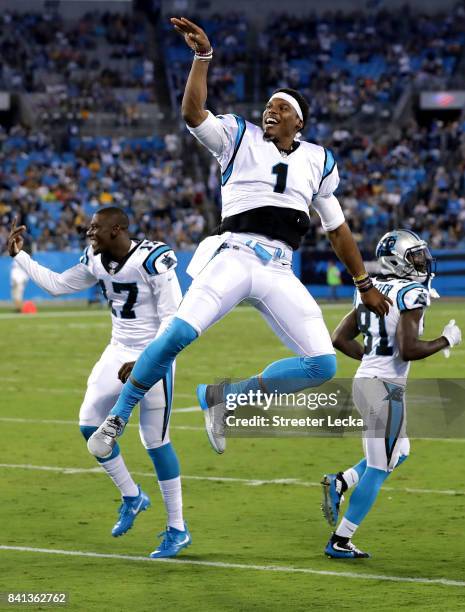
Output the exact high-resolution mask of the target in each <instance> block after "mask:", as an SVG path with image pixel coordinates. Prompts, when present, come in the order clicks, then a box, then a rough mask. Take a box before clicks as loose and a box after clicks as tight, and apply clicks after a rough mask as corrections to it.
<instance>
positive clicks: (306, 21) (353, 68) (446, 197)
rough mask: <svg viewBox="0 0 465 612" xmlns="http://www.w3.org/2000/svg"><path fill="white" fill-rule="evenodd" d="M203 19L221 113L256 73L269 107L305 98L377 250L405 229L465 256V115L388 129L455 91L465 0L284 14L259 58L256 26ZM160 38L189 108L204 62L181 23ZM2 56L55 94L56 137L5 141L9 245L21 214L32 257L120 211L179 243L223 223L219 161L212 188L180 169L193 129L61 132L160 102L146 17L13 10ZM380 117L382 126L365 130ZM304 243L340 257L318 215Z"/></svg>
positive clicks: (47, 108) (1, 197) (244, 93)
mask: <svg viewBox="0 0 465 612" xmlns="http://www.w3.org/2000/svg"><path fill="white" fill-rule="evenodd" d="M194 20H195V19H194ZM199 23H200V25H201V26H202V27H204V28H205V29H206V31H207V33H208V34H209V36H210V37H211V40H212V42H213V46H214V61H213V63H212V65H211V67H210V71H209V96H208V107H209V108H210V109H211V110H213V111H214V112H217V113H224V112H231V111H235V110H237V109H236V108H235V105H236V104H237V103H239V102H243V101H247V100H248V101H250V100H251V99H252V98H253V95H252V92H251V89H254V88H253V87H251V84H252V85H253V78H252V79H251V75H252V76H253V75H254V74H255V75H256V74H259V75H260V74H261V75H262V80H261V85H262V87H261V90H260V94H261V96H262V98H263V100H265V99H266V97H267V96H268V94H269V93H270V91H271V90H273V89H275V88H277V87H280V86H291V87H296V88H298V89H300V90H302V91H303V93H304V94H305V95H306V97H307V99H308V100H309V102H310V105H311V109H310V118H309V121H308V124H307V126H306V129H305V131H304V138H305V139H307V140H310V141H313V142H317V143H319V144H322V145H324V146H327V147H329V148H330V149H332V150H333V152H334V154H335V156H336V159H337V161H338V166H339V171H340V175H341V185H340V188H339V191H338V192H337V195H338V197H339V199H340V201H341V204H342V206H343V209H344V212H345V214H346V217H347V219H348V221H349V223H350V224H351V227H352V229H353V231H354V233H355V236H356V238H357V240H358V241H359V242H360V243H362V244H363V247H364V248H365V249H367V250H372V249H373V247H374V245H375V244H376V241H377V238H378V237H379V235H380V233H381V232H383V231H385V230H386V231H387V230H388V229H391V228H392V227H394V226H400V225H404V224H405V225H407V226H409V227H411V228H412V229H415V230H416V231H418V232H419V233H420V234H421V236H422V237H424V238H425V239H426V240H428V241H429V242H430V243H431V245H432V246H433V248H455V247H457V246H459V247H461V248H465V197H464V195H465V123H464V122H463V119H460V120H457V121H455V122H452V123H443V122H441V121H438V120H435V121H433V122H432V123H430V124H425V125H419V124H418V123H417V122H416V120H415V119H414V118H413V117H412V118H411V119H410V122H409V123H407V124H406V125H403V127H398V126H396V125H393V124H392V122H389V123H388V122H387V121H386V120H387V119H388V118H389V119H392V113H393V109H394V107H395V105H396V104H397V102H398V100H399V98H400V96H401V95H402V93H403V92H405V91H406V88H413V89H415V87H417V86H419V87H422V88H423V87H427V86H432V87H439V86H443V85H447V84H448V82H449V79H450V77H451V75H454V71H455V70H456V68H457V66H458V64H459V62H460V61H461V60H462V61H463V60H464V57H463V55H462V46H463V42H464V41H465V9H464V8H463V3H462V4H459V5H457V7H456V8H455V10H454V12H453V13H451V14H450V15H449V16H444V15H443V16H441V15H439V16H438V15H435V16H433V17H428V16H425V15H424V16H418V15H410V14H409V12H408V9H403V10H402V12H389V13H377V14H376V13H373V14H370V15H369V14H363V15H362V14H357V13H353V14H352V15H349V16H348V15H345V16H344V15H343V14H326V15H324V16H323V17H319V18H317V17H315V16H310V17H306V18H296V17H290V16H287V15H276V16H274V17H272V18H271V19H270V20H269V22H268V24H267V26H266V27H265V29H264V31H263V32H262V33H260V34H259V38H258V49H256V52H255V53H251V47H250V44H251V43H250V40H249V39H250V36H249V34H250V25H249V24H248V22H247V21H246V20H245V18H244V17H243V16H241V15H238V14H235V13H231V14H228V15H222V16H220V15H215V16H212V17H210V18H209V19H207V20H205V19H204V20H200V21H199ZM162 30H163V34H162V38H161V47H162V49H163V51H164V61H165V67H166V71H167V77H168V83H169V86H170V88H171V92H172V102H173V105H174V106H175V107H176V108H179V104H180V97H181V95H182V92H183V89H184V85H185V80H186V76H187V72H188V70H189V67H190V64H191V61H192V52H191V51H190V50H189V49H187V47H186V45H185V42H184V40H183V39H182V37H181V36H179V34H177V33H175V32H174V31H173V30H172V27H171V25H170V24H169V22H167V23H166V24H165V25H164V26H163V27H162ZM252 38H253V37H252ZM0 51H1V56H0V88H5V89H7V90H10V91H18V92H26V93H35V94H42V97H41V99H40V101H39V108H40V111H41V113H42V115H41V117H43V116H44V115H47V117H48V119H47V120H44V121H41V125H43V126H47V124H49V125H48V128H46V133H44V132H41V131H38V130H37V129H33V130H26V129H25V128H21V127H15V128H13V129H11V130H10V131H9V133H8V132H6V131H3V132H1V133H0V219H1V220H2V223H1V227H0V250H3V249H4V246H5V240H6V236H7V227H8V224H9V223H10V221H11V218H12V216H13V215H18V216H19V221H20V222H24V223H25V224H26V225H28V227H29V229H30V232H31V239H32V242H33V247H34V248H36V249H39V250H50V249H80V248H82V247H83V246H84V244H85V227H86V225H87V223H88V220H89V218H90V216H91V215H92V213H93V212H95V211H96V210H98V209H99V207H101V206H105V205H109V204H116V205H120V206H122V207H124V208H125V209H126V210H127V211H128V212H129V214H130V217H131V232H132V234H133V236H134V237H135V238H138V237H142V236H143V235H146V236H147V237H149V238H152V239H157V240H164V241H166V242H169V243H170V244H172V245H173V246H174V247H175V248H178V249H179V248H181V249H184V248H188V249H190V248H193V246H194V245H195V244H196V243H198V241H199V240H200V239H201V238H202V236H203V235H204V234H205V233H206V232H207V231H208V230H209V229H211V227H207V225H208V226H211V225H212V223H210V222H208V224H207V221H206V215H205V205H206V203H209V204H210V203H211V202H215V203H216V204H218V203H219V181H218V167H217V164H216V162H215V161H213V162H212V164H211V166H210V170H209V171H208V164H207V165H206V166H205V168H204V176H203V179H202V180H199V178H198V177H199V176H201V175H199V173H198V172H197V173H196V172H193V168H192V167H191V165H190V164H189V165H188V164H186V162H185V160H183V155H182V153H183V150H184V151H186V150H193V149H192V147H197V146H198V145H195V144H194V143H193V141H192V138H191V137H190V136H188V135H186V134H185V132H184V133H183V132H181V131H180V132H177V133H171V134H167V135H166V136H165V138H164V140H162V139H161V137H152V138H145V139H138V140H136V139H131V138H126V139H115V138H113V139H105V138H92V139H83V138H81V137H79V136H77V137H75V138H69V139H65V141H63V139H62V141H59V140H58V139H57V138H56V136H53V123H54V119H56V123H57V124H58V125H60V126H61V127H63V124H64V125H66V122H65V123H64V122H63V117H67V116H68V115H69V114H71V115H73V116H75V115H76V114H78V115H80V116H81V118H82V120H83V121H85V120H86V117H87V116H88V115H89V114H90V113H92V112H98V111H99V110H105V111H111V112H114V113H115V114H116V115H117V116H118V117H119V120H118V121H119V125H127V126H130V125H132V121H133V120H134V117H135V113H137V109H136V105H137V103H138V102H150V101H152V100H153V96H154V94H153V90H154V87H153V73H154V65H153V62H152V61H151V60H150V58H149V57H148V56H147V25H146V24H145V22H144V20H143V19H141V18H140V17H137V16H128V15H112V14H109V13H105V14H98V13H96V14H92V15H90V14H89V15H85V16H84V17H82V18H81V19H80V20H79V21H77V22H74V23H64V22H63V21H62V20H61V18H60V17H58V16H56V15H51V14H50V15H49V14H47V13H43V14H42V15H32V14H29V15H24V14H21V15H19V14H13V13H8V12H5V13H4V14H3V16H2V18H1V19H0ZM309 58H311V59H309ZM254 66H255V67H257V66H258V67H260V66H261V67H262V70H261V72H260V71H258V73H257V71H255V70H254ZM259 89H260V88H259ZM128 92H130V93H129V94H128ZM255 93H256V92H255ZM254 95H255V94H254ZM127 96H129V97H127ZM40 105H41V106H40ZM57 109H58V114H57ZM370 117H372V118H375V117H376V119H377V120H378V121H379V120H381V125H384V126H385V127H384V128H383V129H381V130H378V131H376V130H370V131H368V130H366V129H364V128H365V126H366V123H367V120H368V119H369V118H370ZM383 119H384V120H385V123H383ZM44 129H45V128H44ZM185 138H187V140H184V139H185ZM197 170H198V168H197ZM192 176H195V177H196V178H195V179H194V178H191V177H192ZM217 212H219V206H217ZM305 243H306V244H307V245H308V246H312V247H313V246H317V247H319V248H327V247H328V242H327V238H326V237H325V235H324V234H323V232H322V230H321V227H320V223H319V220H318V218H317V217H316V216H314V217H313V222H312V228H311V231H310V232H309V234H308V236H307V237H306V240H305Z"/></svg>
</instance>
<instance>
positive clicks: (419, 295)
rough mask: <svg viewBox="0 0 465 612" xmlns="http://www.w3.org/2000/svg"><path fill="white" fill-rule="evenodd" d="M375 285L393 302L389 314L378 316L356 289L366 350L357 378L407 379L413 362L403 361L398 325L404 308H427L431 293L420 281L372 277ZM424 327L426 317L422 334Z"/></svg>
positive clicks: (358, 323)
mask: <svg viewBox="0 0 465 612" xmlns="http://www.w3.org/2000/svg"><path fill="white" fill-rule="evenodd" d="M373 284H374V285H375V287H376V288H377V289H378V290H379V291H380V292H381V293H384V295H387V296H388V297H390V298H391V300H392V303H393V305H392V306H390V308H389V313H388V314H387V315H385V316H382V317H378V316H376V315H375V314H374V313H373V312H370V311H369V310H368V308H367V307H366V306H365V305H364V304H363V302H362V300H361V299H360V293H359V292H358V291H356V294H355V300H354V307H355V310H356V313H357V325H358V328H359V330H360V332H361V333H362V335H363V343H364V347H365V349H364V355H363V358H362V363H361V365H360V366H359V368H358V370H357V373H356V375H355V377H356V378H362V377H363V378H374V377H376V378H388V379H390V378H393V379H399V378H400V379H406V378H407V376H408V372H409V369H410V362H409V361H404V360H403V359H402V358H401V356H400V353H399V345H398V343H397V337H396V333H397V326H398V324H399V321H400V317H401V313H402V312H403V311H406V310H415V309H417V308H423V309H424V308H427V307H428V306H429V305H430V296H429V292H428V290H427V289H426V287H425V286H424V285H422V284H420V283H419V282H415V281H411V280H403V279H398V278H393V279H389V280H378V279H373ZM423 329H424V316H422V317H421V320H420V326H419V332H420V335H421V334H422V333H423Z"/></svg>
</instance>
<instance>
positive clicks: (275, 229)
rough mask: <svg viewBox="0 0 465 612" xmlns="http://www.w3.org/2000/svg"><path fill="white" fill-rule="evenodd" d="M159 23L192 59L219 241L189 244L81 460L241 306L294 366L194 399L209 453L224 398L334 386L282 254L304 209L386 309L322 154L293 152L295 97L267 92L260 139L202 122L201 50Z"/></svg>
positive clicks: (323, 345)
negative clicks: (149, 334) (181, 286)
mask: <svg viewBox="0 0 465 612" xmlns="http://www.w3.org/2000/svg"><path fill="white" fill-rule="evenodd" d="M171 21H172V23H173V25H174V27H175V29H176V30H177V31H178V32H179V33H180V34H182V35H183V36H184V39H185V41H186V43H187V45H188V46H189V47H190V48H191V49H192V50H193V51H194V53H195V55H194V61H193V63H192V68H191V71H190V74H189V78H188V80H187V84H186V88H185V92H184V98H183V101H182V115H183V118H184V119H185V121H186V123H187V126H188V129H189V130H190V132H191V133H192V134H193V135H194V136H195V137H196V138H197V139H198V140H199V141H200V142H201V143H202V144H203V145H204V146H205V147H206V148H207V149H208V150H209V151H210V152H211V153H212V155H214V157H215V158H216V159H217V160H218V162H219V164H220V167H221V172H222V189H221V191H222V222H221V229H220V234H219V235H218V236H212V237H210V238H207V239H206V240H204V241H203V242H202V243H201V244H200V246H199V248H198V249H197V251H196V254H195V255H194V258H193V261H192V263H191V265H190V272H191V275H192V276H193V277H195V278H194V281H193V283H192V285H191V287H190V289H189V291H188V292H187V294H186V295H185V296H184V299H183V301H182V303H181V306H180V308H179V310H178V312H177V314H176V317H175V318H174V319H173V321H172V322H171V324H170V326H169V327H168V329H167V330H166V331H165V332H164V333H163V334H162V335H160V336H159V337H158V338H157V339H156V340H155V341H154V342H152V343H151V344H150V345H149V346H148V347H147V348H146V349H145V351H144V352H143V353H142V355H141V356H140V358H139V359H138V360H137V362H136V365H135V366H134V369H133V371H132V373H131V376H130V378H129V380H128V382H127V383H126V384H125V386H124V388H123V391H122V393H121V395H120V397H119V399H118V401H117V403H116V405H115V407H114V408H113V409H112V411H111V414H110V416H109V417H108V418H107V420H106V422H105V423H104V424H103V425H102V427H101V428H100V429H99V430H97V431H96V432H95V433H94V434H93V436H92V437H91V438H90V439H89V443H88V447H89V450H90V452H92V453H93V454H95V455H96V456H100V457H102V456H106V455H108V454H109V453H111V452H112V448H113V445H114V444H115V442H116V438H117V437H118V436H119V435H121V433H122V431H123V428H124V425H125V424H126V422H127V421H128V419H129V416H130V414H131V411H132V409H133V407H134V406H135V404H137V402H138V401H139V400H140V398H141V397H143V396H144V394H145V393H147V391H148V390H149V389H150V388H151V387H152V385H154V384H155V383H156V382H157V381H158V380H160V379H161V378H162V377H163V376H164V375H165V373H166V371H167V369H168V368H169V367H170V364H171V363H172V361H173V359H174V358H175V357H176V355H177V354H178V353H179V352H180V351H181V350H183V349H184V348H185V347H186V346H187V345H188V344H190V343H191V342H193V341H194V340H195V339H196V338H197V337H198V336H199V335H200V334H201V333H203V332H204V331H206V330H207V329H208V328H209V327H210V326H211V325H213V324H214V323H216V322H217V321H219V320H220V319H221V318H222V317H224V316H225V315H226V314H227V313H228V312H229V311H230V310H231V309H232V308H234V307H235V306H236V305H237V304H239V303H240V302H242V301H243V300H246V299H247V300H249V301H250V302H251V303H252V304H253V305H254V306H255V307H256V308H257V310H258V311H259V312H260V313H261V314H262V315H263V317H264V318H265V319H266V321H267V322H268V323H269V325H270V326H271V328H272V329H273V330H274V332H275V333H276V334H277V335H278V337H279V338H280V339H281V340H282V341H283V342H284V343H285V344H286V345H287V346H288V347H289V348H290V349H291V350H292V351H293V352H294V353H295V354H296V355H298V356H297V357H292V358H288V359H281V360H279V361H276V362H274V363H272V364H270V365H268V366H267V367H266V368H265V370H264V371H263V372H262V373H261V374H259V375H255V376H252V377H251V378H248V379H247V380H243V381H240V382H238V383H233V384H226V385H224V384H222V385H200V386H199V387H198V389H197V395H198V398H199V403H200V405H201V407H202V408H203V410H204V414H205V421H206V427H207V433H208V436H209V439H210V442H211V444H212V446H213V448H214V449H215V450H216V451H217V452H218V453H222V452H223V451H224V449H225V431H224V415H225V412H226V408H225V403H224V397H225V395H228V394H229V395H231V394H238V393H244V392H245V393H250V392H252V393H253V392H254V391H258V390H259V389H260V390H264V391H268V392H277V393H286V392H292V391H298V390H300V389H305V388H307V387H314V386H317V385H320V384H322V383H323V382H324V381H326V380H328V379H330V378H332V377H333V376H334V374H335V372H336V357H335V351H334V348H333V346H332V344H331V338H330V335H329V333H328V330H327V329H326V326H325V323H324V321H323V316H322V313H321V310H320V308H319V306H318V304H317V303H316V302H315V300H314V299H313V297H312V296H311V295H310V293H309V292H308V291H307V289H306V288H305V287H304V285H303V284H302V283H301V282H300V281H299V279H298V278H297V277H296V276H295V275H294V273H293V271H292V268H291V259H292V251H293V250H295V249H297V248H298V246H299V243H300V240H301V238H302V236H303V235H304V234H305V233H306V232H307V230H308V229H309V226H310V219H309V208H310V207H313V208H314V209H315V210H316V211H317V213H318V214H319V216H320V218H321V222H322V225H323V228H324V229H325V231H326V232H327V233H328V237H329V240H330V242H331V244H332V247H333V249H334V251H335V252H336V254H337V256H338V257H339V259H340V260H341V261H342V262H343V263H344V264H345V265H346V267H347V269H348V270H349V272H350V274H351V275H352V276H353V277H354V281H355V284H356V285H357V286H358V287H359V289H360V292H361V296H362V298H361V299H362V301H363V303H364V304H365V305H366V307H367V308H368V310H369V311H372V312H374V313H376V314H378V315H384V314H386V313H387V312H388V309H389V303H390V299H389V298H388V297H386V296H384V295H383V294H382V293H380V292H379V291H378V289H376V288H375V287H374V286H373V284H372V282H371V280H370V278H369V276H368V274H367V273H366V271H365V267H364V265H363V261H362V258H361V255H360V252H359V250H358V247H357V245H356V243H355V241H354V238H353V236H352V234H351V232H350V229H349V227H348V225H347V224H346V222H345V220H344V215H343V213H342V210H341V207H340V205H339V202H338V200H337V199H336V197H335V196H334V195H333V192H334V190H335V189H336V187H337V185H338V183H339V178H338V171H337V167H336V162H335V160H334V157H333V155H332V153H331V152H330V151H329V150H326V149H324V148H323V147H320V146H318V145H315V144H311V143H309V142H304V141H301V140H298V133H299V132H300V130H301V129H302V128H303V127H304V126H305V122H306V120H307V115H308V104H307V102H306V101H305V99H304V98H303V97H302V95H301V94H300V93H299V92H297V91H294V90H291V89H281V90H278V91H276V92H275V93H274V94H273V95H272V96H271V98H270V99H269V100H268V102H267V103H266V106H265V109H264V112H263V118H262V125H261V127H258V126H256V125H253V124H252V123H249V122H248V121H245V120H244V119H243V118H242V117H239V116H237V115H223V116H221V115H220V116H218V117H215V116H214V115H213V114H212V113H211V112H209V111H208V110H205V102H206V99H207V72H208V67H209V64H210V62H211V60H212V57H213V50H212V47H211V44H210V41H209V40H208V38H207V35H206V34H205V32H204V31H203V30H202V29H201V28H199V27H198V26H197V25H195V24H194V23H192V22H191V21H189V20H187V19H184V18H181V19H177V18H173V19H172V20H171Z"/></svg>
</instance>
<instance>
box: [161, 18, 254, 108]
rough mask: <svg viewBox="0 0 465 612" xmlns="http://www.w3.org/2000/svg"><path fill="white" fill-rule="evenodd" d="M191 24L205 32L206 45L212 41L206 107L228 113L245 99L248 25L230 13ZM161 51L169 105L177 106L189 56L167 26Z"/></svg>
mask: <svg viewBox="0 0 465 612" xmlns="http://www.w3.org/2000/svg"><path fill="white" fill-rule="evenodd" d="M193 20H194V21H196V23H198V24H199V25H200V26H201V27H202V28H203V29H204V30H205V32H206V33H207V35H208V37H209V38H210V41H214V57H215V61H214V62H212V65H211V66H210V69H209V74H208V104H209V107H210V108H211V110H212V111H213V112H216V113H220V112H228V109H231V108H232V107H233V106H234V103H235V102H241V101H243V100H245V98H246V87H245V85H246V72H247V67H248V66H250V58H249V57H248V55H247V49H248V47H247V36H248V29H249V25H248V22H247V20H246V19H245V18H244V16H243V15H240V14H238V13H234V12H231V13H229V14H227V15H213V16H212V17H210V18H209V19H198V20H197V19H195V18H193ZM163 49H164V53H165V61H166V70H167V77H168V82H169V85H170V89H171V92H172V101H173V104H175V105H176V106H179V105H180V103H181V98H182V94H183V92H184V85H185V84H186V80H187V75H188V74H189V69H190V67H191V65H192V57H193V52H192V51H191V50H190V49H189V48H188V47H187V46H186V43H185V42H184V39H183V37H181V36H180V35H179V34H178V33H177V32H175V31H174V30H173V27H172V25H171V24H170V23H169V22H168V23H166V24H165V25H164V29H163Z"/></svg>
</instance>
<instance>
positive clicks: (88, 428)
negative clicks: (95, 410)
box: [79, 425, 120, 463]
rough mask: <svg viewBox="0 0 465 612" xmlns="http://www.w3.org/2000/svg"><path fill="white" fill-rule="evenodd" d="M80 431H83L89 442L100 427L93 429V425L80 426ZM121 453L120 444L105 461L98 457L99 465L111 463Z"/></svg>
mask: <svg viewBox="0 0 465 612" xmlns="http://www.w3.org/2000/svg"><path fill="white" fill-rule="evenodd" d="M79 429H80V430H81V433H82V435H83V436H84V439H85V440H88V439H89V438H90V436H91V435H92V434H93V433H94V431H97V429H98V427H93V426H92V425H80V426H79ZM119 453H120V450H119V445H118V443H116V444H115V446H114V447H113V451H112V453H111V455H110V456H109V457H106V458H105V459H100V457H96V459H97V461H98V462H99V463H105V462H106V461H110V459H114V458H115V457H117V456H118V455H119Z"/></svg>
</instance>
